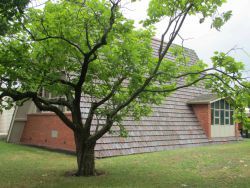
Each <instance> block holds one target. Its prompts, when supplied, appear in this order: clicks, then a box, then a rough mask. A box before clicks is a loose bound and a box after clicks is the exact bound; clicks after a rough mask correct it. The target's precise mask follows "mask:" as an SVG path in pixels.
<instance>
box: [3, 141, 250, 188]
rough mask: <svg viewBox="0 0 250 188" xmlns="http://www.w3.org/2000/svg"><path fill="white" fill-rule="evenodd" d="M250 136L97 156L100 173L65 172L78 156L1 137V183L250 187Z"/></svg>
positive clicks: (85, 185) (18, 185)
mask: <svg viewBox="0 0 250 188" xmlns="http://www.w3.org/2000/svg"><path fill="white" fill-rule="evenodd" d="M249 156H250V140H245V141H241V142H236V143H232V144H223V145H213V146H206V147H195V148H188V149H177V150H171V151H163V152H156V153H148V154H138V155H131V156H124V157H113V158H106V159H99V160H96V166H97V169H99V170H102V171H105V174H104V175H101V176H98V177H87V178H79V177H65V176H64V174H65V172H66V171H70V170H74V169H76V159H75V157H74V156H72V155H66V154H59V153H55V152H49V151H46V150H42V149H37V148H32V147H26V146H20V145H14V144H7V143H4V142H3V141H0V187H4V188H8V187H9V188H13V187H18V188H21V187H24V188H26V187H44V188H45V187H46V188H48V187H60V188H63V187H73V188H74V187H88V188H91V187H119V188H120V187H121V188H122V187H143V188H147V187H164V188H165V187H171V188H172V187H250V157H249Z"/></svg>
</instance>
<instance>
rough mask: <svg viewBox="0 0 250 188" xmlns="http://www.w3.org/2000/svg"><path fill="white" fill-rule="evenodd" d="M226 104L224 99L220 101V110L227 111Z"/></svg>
mask: <svg viewBox="0 0 250 188" xmlns="http://www.w3.org/2000/svg"><path fill="white" fill-rule="evenodd" d="M224 104H225V101H224V100H223V99H222V100H221V101H220V109H225V107H224Z"/></svg>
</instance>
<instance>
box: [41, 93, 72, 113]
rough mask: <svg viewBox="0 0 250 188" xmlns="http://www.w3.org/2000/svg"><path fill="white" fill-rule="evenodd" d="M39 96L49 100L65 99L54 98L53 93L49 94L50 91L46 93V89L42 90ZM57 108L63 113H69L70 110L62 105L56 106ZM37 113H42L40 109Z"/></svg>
mask: <svg viewBox="0 0 250 188" xmlns="http://www.w3.org/2000/svg"><path fill="white" fill-rule="evenodd" d="M39 95H40V96H41V97H43V98H47V99H59V98H64V97H60V96H54V95H52V93H49V92H48V91H46V90H45V89H42V90H41V91H40V93H39ZM54 106H56V107H58V108H59V110H61V111H62V112H69V111H70V110H69V109H68V108H67V107H66V106H61V105H54ZM37 112H40V110H39V109H37Z"/></svg>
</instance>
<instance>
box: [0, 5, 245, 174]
mask: <svg viewBox="0 0 250 188" xmlns="http://www.w3.org/2000/svg"><path fill="white" fill-rule="evenodd" d="M120 3H121V2H120V0H110V1H100V0H91V1H82V0H67V1H66V0H61V1H56V2H53V1H48V2H47V3H46V4H45V6H44V8H43V9H35V8H29V9H27V10H26V11H25V13H24V16H23V17H22V19H20V18H19V17H18V16H14V17H13V19H14V20H17V21H18V22H19V23H20V24H21V28H18V32H16V33H14V34H13V33H12V34H9V35H7V36H6V37H1V42H0V48H1V50H0V75H1V80H0V84H1V87H0V92H1V95H0V98H1V99H2V108H7V106H8V105H12V104H13V103H15V104H16V105H22V103H23V102H24V101H26V100H32V101H33V102H34V103H35V105H36V106H37V107H38V108H39V109H40V110H41V111H52V112H54V113H56V114H57V115H58V116H59V118H60V119H61V120H62V121H63V122H64V123H65V125H66V126H68V127H69V128H70V129H71V130H72V131H73V133H74V137H75V144H76V154H77V164H78V170H77V172H76V175H77V176H91V175H94V174H95V165H94V147H95V145H96V141H97V140H98V139H99V138H101V137H102V136H103V135H104V134H105V133H107V132H108V131H110V129H111V127H112V126H113V125H116V126H119V127H120V130H121V135H126V130H125V128H124V127H123V126H122V120H123V119H124V118H125V117H127V116H131V117H134V118H135V119H139V118H140V117H141V116H144V115H147V114H149V113H150V111H151V108H150V106H151V105H152V104H160V103H161V102H162V100H163V99H165V98H166V97H167V96H168V95H169V94H170V93H171V92H173V91H175V90H178V89H180V88H183V87H188V86H191V85H194V84H196V83H198V82H199V81H201V80H211V79H213V78H217V79H218V80H220V81H221V83H223V84H232V83H233V82H240V81H241V80H242V78H241V74H240V73H239V71H240V70H242V69H243V64H242V63H241V62H237V61H235V60H234V59H230V61H229V62H227V63H218V61H217V58H220V56H221V54H215V57H214V58H213V62H214V64H213V67H211V68H207V65H206V64H205V63H203V62H202V61H198V62H196V63H195V64H194V65H190V64H189V59H188V58H187V57H186V56H185V50H184V48H181V47H176V46H173V45H172V43H173V41H174V39H175V38H176V37H177V36H178V33H179V31H180V29H181V27H182V25H183V23H184V21H185V19H186V17H187V16H188V15H197V14H199V15H200V14H201V15H202V16H203V18H202V20H201V22H203V20H204V19H206V18H212V20H213V22H212V26H213V27H215V28H217V29H219V28H220V27H221V26H222V25H223V24H224V22H226V21H227V20H228V19H229V18H230V15H231V12H226V13H224V14H221V15H217V8H218V7H220V6H221V5H222V3H224V1H223V0H221V1H220V0H195V1H191V0H182V1H175V0H165V1H162V0H161V1H159V0H151V1H150V5H149V9H148V18H147V19H146V20H145V21H144V26H145V28H144V29H135V28H134V26H133V22H132V21H131V20H128V19H126V18H124V17H123V15H122V13H121V9H120ZM17 10H18V11H19V9H17ZM19 12H20V11H19ZM20 13H21V12H20ZM165 16H167V17H168V18H169V19H168V23H167V25H166V31H165V32H164V33H163V35H162V38H161V44H160V46H159V50H158V55H157V57H155V56H153V51H152V48H151V39H152V37H153V35H154V32H153V28H152V24H154V23H156V22H158V21H159V20H160V19H161V18H162V17H165ZM164 41H165V42H166V43H164ZM168 52H171V53H172V54H173V55H174V56H175V60H174V61H173V60H169V59H166V58H164V57H165V55H166V54H167V53H168ZM228 58H229V57H228ZM223 62H224V61H223ZM205 73H206V74H205ZM180 80H182V81H180ZM41 90H46V91H47V92H50V93H52V94H53V95H56V96H59V97H58V98H56V99H55V98H54V99H50V98H46V97H44V96H41V95H40V94H39V93H40V91H41ZM83 95H84V96H85V97H86V98H87V99H88V100H89V102H90V103H91V106H90V107H88V106H87V107H86V108H88V115H87V117H83V115H82V113H81V108H80V104H81V99H82V96H83ZM6 97H9V98H11V100H9V98H6ZM3 101H5V102H7V104H8V105H5V104H6V103H4V102H3ZM61 107H67V108H68V109H69V110H70V111H71V118H68V117H67V116H66V115H65V114H64V113H63V111H62V110H61ZM94 118H98V119H100V120H101V121H100V123H99V124H98V125H97V126H96V127H95V130H94V131H91V130H93V119H94Z"/></svg>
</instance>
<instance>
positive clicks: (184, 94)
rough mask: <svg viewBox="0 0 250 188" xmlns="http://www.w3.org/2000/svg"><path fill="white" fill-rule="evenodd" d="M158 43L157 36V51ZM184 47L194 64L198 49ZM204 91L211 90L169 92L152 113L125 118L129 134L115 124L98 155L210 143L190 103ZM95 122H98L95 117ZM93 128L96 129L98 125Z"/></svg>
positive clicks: (192, 89)
mask: <svg viewBox="0 0 250 188" xmlns="http://www.w3.org/2000/svg"><path fill="white" fill-rule="evenodd" d="M159 45H160V41H158V40H155V39H154V40H153V41H152V46H153V48H154V54H155V55H156V54H157V49H158V48H157V47H159ZM165 45H166V44H165ZM185 51H186V55H187V56H189V58H190V64H194V63H195V62H196V61H197V60H198V57H197V55H196V53H195V52H194V51H193V50H190V49H185ZM167 58H169V59H173V57H172V56H171V54H167ZM203 94H208V91H207V90H206V89H204V88H203V87H197V86H195V87H188V88H182V89H180V90H178V91H176V92H175V93H173V94H172V95H170V96H169V97H168V98H167V99H166V100H165V101H164V102H163V104H162V105H160V106H153V114H152V115H151V116H149V117H143V118H142V119H141V121H134V120H133V119H132V118H131V117H128V118H127V119H126V120H125V121H123V125H124V126H125V128H126V129H127V130H128V134H129V136H128V137H127V138H122V137H119V128H118V127H117V126H113V128H112V130H113V134H108V133H107V134H106V135H104V137H103V138H101V139H100V140H98V141H97V145H96V148H95V150H96V157H107V156H117V155H128V154H134V153H144V152H152V151H160V150H166V149H172V148H176V147H185V146H195V145H203V144H207V143H208V139H207V137H206V135H205V133H204V131H203V129H202V127H201V126H200V125H199V122H198V120H197V118H196V116H195V114H194V113H193V111H192V108H191V107H190V106H188V105H187V101H189V100H191V99H192V98H194V97H196V96H200V95H203ZM82 100H83V101H82V102H83V104H82V106H84V108H82V113H83V116H84V113H86V112H87V111H88V109H87V108H85V107H86V106H90V104H88V103H87V102H86V100H85V99H84V98H83V99H82ZM84 103H85V104H84ZM85 116H86V114H85ZM93 123H96V120H94V121H93ZM92 130H93V131H94V130H95V127H93V128H92Z"/></svg>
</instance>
